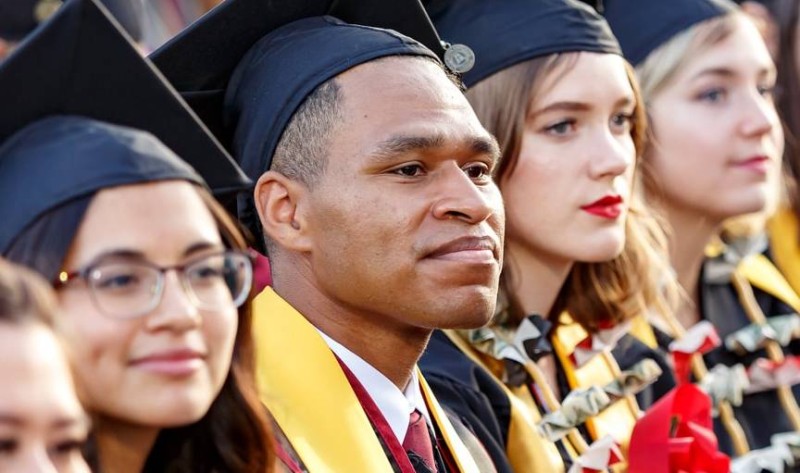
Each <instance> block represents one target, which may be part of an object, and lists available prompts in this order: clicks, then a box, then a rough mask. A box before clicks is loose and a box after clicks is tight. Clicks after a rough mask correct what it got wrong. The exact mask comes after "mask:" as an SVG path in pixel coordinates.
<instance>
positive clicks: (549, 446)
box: [444, 330, 577, 473]
mask: <svg viewBox="0 0 800 473" xmlns="http://www.w3.org/2000/svg"><path fill="white" fill-rule="evenodd" d="M444 333H445V334H446V335H447V337H448V338H449V339H450V341H452V342H453V344H454V345H455V346H456V347H457V348H458V349H459V350H460V351H461V352H462V353H464V355H466V356H467V358H469V359H470V360H472V361H473V362H475V364H477V365H478V366H480V367H482V368H483V369H485V370H486V371H487V372H489V373H490V374H492V379H493V380H494V381H495V382H496V383H497V385H498V386H499V387H500V388H501V389H502V390H503V393H504V394H505V395H506V396H507V397H508V400H509V403H510V405H511V420H510V422H509V426H508V440H507V442H506V454H507V456H508V459H509V462H510V463H511V467H512V468H513V469H514V471H515V472H518V473H528V472H530V473H534V472H548V473H549V472H553V473H563V472H564V461H563V460H562V459H561V454H560V453H559V452H558V448H557V447H556V444H555V443H553V442H550V441H549V440H547V439H546V438H544V437H543V436H542V435H541V434H540V433H539V429H538V427H537V426H538V424H539V422H540V421H541V420H542V415H541V413H540V412H539V408H538V407H537V406H536V402H535V400H534V399H533V396H532V395H531V393H530V391H529V390H528V388H527V387H526V386H519V387H516V388H514V387H508V386H506V384H505V383H503V382H502V381H501V380H500V379H499V378H497V376H496V374H495V371H494V370H492V369H491V368H490V367H489V366H488V365H487V364H486V363H485V362H484V360H483V359H482V354H481V353H480V352H478V351H477V350H475V349H474V348H473V347H472V346H471V345H470V344H469V342H467V341H466V340H464V339H463V338H461V336H459V335H458V334H457V333H455V332H454V331H451V330H445V331H444ZM544 388H545V389H547V387H546V386H545V387H544ZM570 442H571V439H570V438H568V437H565V438H564V444H565V446H567V448H568V449H569V450H570V455H571V456H572V457H573V458H576V457H577V453H576V450H577V449H576V448H575V447H573V446H572V445H571V444H570Z"/></svg>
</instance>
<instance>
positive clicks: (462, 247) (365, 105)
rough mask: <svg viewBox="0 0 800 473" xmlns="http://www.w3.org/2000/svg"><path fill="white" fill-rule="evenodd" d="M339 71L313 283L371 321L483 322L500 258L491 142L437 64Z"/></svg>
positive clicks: (317, 210) (391, 63)
mask: <svg viewBox="0 0 800 473" xmlns="http://www.w3.org/2000/svg"><path fill="white" fill-rule="evenodd" d="M337 80H338V82H339V85H340V86H341V90H342V95H343V109H344V116H345V118H344V120H343V122H342V123H340V124H338V125H337V129H336V130H335V132H334V133H333V137H332V139H331V146H330V149H329V153H328V163H327V169H326V171H325V173H324V176H322V177H321V178H320V180H319V182H318V183H316V184H315V185H314V186H313V189H312V190H311V191H310V195H309V204H310V205H308V207H307V212H308V215H307V223H308V231H309V232H310V236H311V240H312V246H313V249H312V251H311V252H310V255H309V258H310V264H311V266H312V271H313V274H314V278H315V279H316V280H315V285H316V286H317V287H318V288H319V290H320V291H321V292H322V293H323V295H324V297H325V298H327V299H328V300H330V301H331V302H333V303H334V304H336V305H339V306H341V307H343V308H345V309H346V310H348V311H350V312H352V313H355V314H359V316H362V317H363V318H365V319H369V320H371V322H372V323H379V324H385V323H388V324H393V325H396V326H397V327H398V328H400V329H402V328H406V329H408V328H424V329H432V328H456V327H459V328H460V327H477V326H480V325H483V324H485V323H486V322H488V320H489V318H490V317H491V315H492V314H493V312H494V307H495V299H496V295H497V285H498V278H499V275H500V269H501V261H502V260H503V258H502V256H503V255H502V241H503V228H504V219H505V217H504V213H503V205H502V200H501V197H500V192H499V191H498V189H497V186H496V185H495V184H494V182H493V181H492V180H491V171H492V168H493V167H494V165H495V161H496V160H497V157H498V151H497V145H496V142H495V140H494V139H493V138H492V137H491V136H490V135H489V134H488V133H487V132H486V131H485V130H484V129H483V127H482V126H481V125H480V123H479V122H478V119H477V118H476V116H475V114H474V113H473V111H472V109H471V108H470V106H469V103H468V102H467V101H466V99H465V98H464V96H463V94H462V93H461V92H460V91H459V90H458V89H457V88H456V87H455V86H454V85H453V84H452V83H451V82H450V81H449V80H448V78H447V77H446V76H445V74H444V73H443V71H442V70H441V69H439V68H438V67H437V66H436V65H434V64H433V63H431V62H428V61H425V60H422V59H419V58H402V57H400V58H388V59H383V60H380V61H377V62H371V63H367V64H364V65H361V66H358V67H356V68H354V69H352V70H350V71H348V72H346V73H344V74H342V75H340V76H339V77H338V78H337ZM377 317H380V319H377Z"/></svg>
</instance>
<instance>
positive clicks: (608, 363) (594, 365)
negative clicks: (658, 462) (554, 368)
mask: <svg viewBox="0 0 800 473" xmlns="http://www.w3.org/2000/svg"><path fill="white" fill-rule="evenodd" d="M651 333H652V332H651ZM588 336H589V333H588V332H587V331H586V330H585V329H584V328H583V327H582V326H581V325H580V324H578V323H577V322H575V321H574V320H573V319H572V317H570V315H569V314H567V313H564V314H562V315H561V317H560V323H559V324H558V325H557V326H556V329H555V332H554V333H553V337H552V342H553V349H554V351H555V353H556V356H558V360H559V361H560V362H561V366H562V367H563V369H564V373H565V374H566V378H567V382H568V383H569V386H570V388H572V389H577V388H589V387H591V386H606V385H608V384H609V383H611V382H613V381H615V380H616V379H618V378H619V376H620V373H621V371H620V368H619V366H618V365H617V361H616V360H615V359H614V357H613V356H612V355H611V353H610V352H608V351H603V352H600V353H597V354H596V355H595V356H593V357H592V358H591V359H589V360H588V361H586V362H585V363H584V364H583V365H581V366H576V364H575V363H574V361H573V358H572V356H571V355H572V354H573V353H574V352H575V350H576V348H577V347H578V344H579V343H581V342H582V341H583V340H585V339H586V337H588ZM639 412H640V410H639V405H638V404H637V403H636V399H635V398H634V396H633V395H627V396H625V397H623V398H621V399H618V400H617V401H615V402H614V403H613V404H611V405H610V406H608V407H607V408H605V409H604V410H603V411H601V412H600V413H599V414H597V415H595V416H593V417H590V418H588V419H587V420H586V428H587V430H588V431H589V435H591V437H592V440H597V439H600V438H602V437H604V436H606V435H610V436H611V437H613V438H614V440H616V441H617V442H618V443H619V444H620V445H621V446H622V447H623V451H627V449H628V442H629V441H630V436H631V433H632V432H633V426H634V424H636V421H637V419H638V418H639Z"/></svg>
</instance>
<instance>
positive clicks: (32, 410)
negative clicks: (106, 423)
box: [0, 259, 90, 473]
mask: <svg viewBox="0 0 800 473" xmlns="http://www.w3.org/2000/svg"><path fill="white" fill-rule="evenodd" d="M55 317H56V314H55V298H54V296H53V293H52V289H50V288H49V287H48V286H47V283H46V282H45V281H44V280H42V279H41V277H39V276H38V275H36V274H35V273H33V272H32V271H30V270H27V269H25V268H22V267H18V266H15V265H12V264H9V263H8V262H6V261H4V260H2V259H0V380H2V384H3V389H2V390H0V470H2V471H24V472H31V473H34V472H58V473H88V472H89V467H88V466H87V465H86V462H85V461H84V459H83V456H82V455H81V448H82V447H83V445H84V443H85V442H86V439H87V437H88V435H89V427H90V421H89V417H88V416H87V415H86V413H85V412H84V410H83V408H82V407H81V404H80V402H79V401H78V397H77V395H76V394H75V385H74V383H73V380H72V374H71V373H70V370H69V363H68V362H67V358H66V355H65V354H64V350H63V349H62V347H61V343H60V342H59V341H58V340H57V339H56V336H55V335H54V334H53V331H52V323H53V319H54V318H55Z"/></svg>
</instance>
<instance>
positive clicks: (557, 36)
mask: <svg viewBox="0 0 800 473" xmlns="http://www.w3.org/2000/svg"><path fill="white" fill-rule="evenodd" d="M587 1H588V0H587ZM592 3H596V0H593V1H592ZM426 6H427V8H428V13H429V14H430V16H431V19H432V20H433V23H434V25H435V27H436V29H437V30H438V32H439V34H440V35H441V37H442V39H443V40H444V41H449V42H451V43H454V44H463V45H465V46H467V47H469V48H470V49H471V52H470V53H469V54H467V53H465V52H463V50H460V49H456V46H455V45H454V46H452V47H451V48H449V49H447V50H446V52H445V55H446V56H447V54H448V53H449V52H450V51H451V50H452V51H453V53H452V54H453V55H454V56H455V57H454V60H453V64H454V65H457V66H461V65H464V66H466V65H467V64H470V62H472V64H470V65H471V66H474V67H469V68H466V72H465V73H464V76H463V80H464V83H465V84H466V85H467V86H468V87H471V86H473V85H475V84H476V83H478V82H480V81H481V80H483V79H485V78H487V77H489V76H491V75H492V74H494V73H496V72H498V71H501V70H503V69H505V68H508V67H511V66H513V65H515V64H518V63H521V62H523V61H527V60H530V59H533V58H535V57H539V56H544V55H548V54H555V53H566V52H576V51H589V52H599V53H611V54H621V51H620V47H619V43H618V42H617V40H616V38H614V35H613V34H611V29H610V28H609V26H608V24H607V23H606V21H605V20H604V19H603V17H601V16H600V15H599V14H598V13H597V12H596V11H595V10H593V9H592V8H591V7H590V6H589V5H587V4H586V3H585V2H581V1H578V0H503V1H502V2H491V1H486V0H429V1H428V2H427V3H426ZM473 51H474V52H473ZM445 60H447V58H446V59H445Z"/></svg>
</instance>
